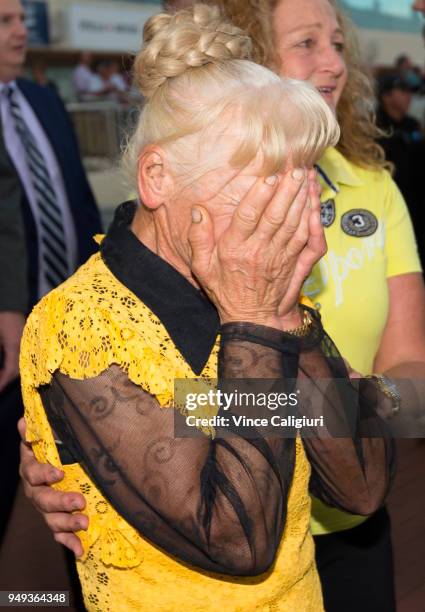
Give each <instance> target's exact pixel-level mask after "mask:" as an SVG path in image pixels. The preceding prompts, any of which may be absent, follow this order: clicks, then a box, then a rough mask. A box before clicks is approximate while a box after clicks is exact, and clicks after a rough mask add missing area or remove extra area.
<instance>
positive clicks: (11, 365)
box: [0, 312, 25, 393]
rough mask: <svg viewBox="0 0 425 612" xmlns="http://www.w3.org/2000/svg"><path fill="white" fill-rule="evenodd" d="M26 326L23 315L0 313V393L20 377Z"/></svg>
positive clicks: (18, 313)
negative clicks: (20, 357) (21, 348)
mask: <svg viewBox="0 0 425 612" xmlns="http://www.w3.org/2000/svg"><path fill="white" fill-rule="evenodd" d="M24 326H25V317H24V315H23V314H22V313H20V312H0V350H1V351H2V352H3V365H2V367H1V368H0V393H1V392H2V391H3V390H4V389H5V388H6V387H7V385H8V384H9V383H11V382H12V381H13V380H15V378H17V377H18V375H19V346H20V344H21V337H22V332H23V330H24Z"/></svg>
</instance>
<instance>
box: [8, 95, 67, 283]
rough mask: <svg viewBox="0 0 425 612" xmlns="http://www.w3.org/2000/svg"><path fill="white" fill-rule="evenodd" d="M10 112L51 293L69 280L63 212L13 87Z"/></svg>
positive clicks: (43, 268)
mask: <svg viewBox="0 0 425 612" xmlns="http://www.w3.org/2000/svg"><path fill="white" fill-rule="evenodd" d="M6 95H7V98H8V99H9V103H10V111H11V114H12V117H13V120H14V122H15V127H16V130H17V133H18V135H19V136H20V138H21V141H22V144H23V146H24V149H25V153H26V159H27V163H28V169H29V172H30V176H31V182H32V184H33V187H34V193H35V197H36V203H37V206H38V210H39V214H40V231H41V236H40V238H41V256H42V262H43V266H42V273H43V274H44V277H45V279H46V281H47V283H48V285H49V286H50V287H51V288H52V289H53V288H54V287H56V286H57V285H60V283H62V282H63V281H64V280H65V279H66V278H67V277H68V276H69V270H68V263H67V250H66V239H65V231H64V226H63V219H62V212H61V209H60V207H59V204H58V202H57V198H56V193H55V190H54V187H53V185H52V181H51V178H50V174H49V171H48V169H47V165H46V160H45V159H44V156H43V154H42V152H41V151H40V148H39V146H38V144H37V141H36V139H35V138H34V136H33V134H32V133H31V131H30V130H29V128H28V125H27V124H26V123H25V121H24V118H23V116H22V112H21V109H20V106H19V104H18V102H17V100H16V97H15V90H14V89H13V88H12V87H7V88H6Z"/></svg>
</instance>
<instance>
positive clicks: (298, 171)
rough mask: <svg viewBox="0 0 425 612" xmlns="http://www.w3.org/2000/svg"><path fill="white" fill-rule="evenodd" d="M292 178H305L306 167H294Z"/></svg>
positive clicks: (295, 179)
mask: <svg viewBox="0 0 425 612" xmlns="http://www.w3.org/2000/svg"><path fill="white" fill-rule="evenodd" d="M292 178H293V179H294V181H302V180H303V178H304V169H303V168H294V169H293V170H292Z"/></svg>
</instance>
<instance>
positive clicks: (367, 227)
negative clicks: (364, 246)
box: [341, 208, 378, 238]
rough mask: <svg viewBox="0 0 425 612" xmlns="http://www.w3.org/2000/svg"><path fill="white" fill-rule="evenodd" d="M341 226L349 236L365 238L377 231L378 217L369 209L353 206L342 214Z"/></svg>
mask: <svg viewBox="0 0 425 612" xmlns="http://www.w3.org/2000/svg"><path fill="white" fill-rule="evenodd" d="M341 227H342V229H343V230H344V232H345V233H346V234H348V235H349V236H356V237H357V238H363V237H364V236H371V235H372V234H374V233H375V232H376V230H377V229H378V219H377V218H376V217H375V215H374V214H373V213H371V212H370V211H369V210H365V209H364V208H353V209H352V210H349V211H348V212H346V213H345V215H343V216H342V219H341Z"/></svg>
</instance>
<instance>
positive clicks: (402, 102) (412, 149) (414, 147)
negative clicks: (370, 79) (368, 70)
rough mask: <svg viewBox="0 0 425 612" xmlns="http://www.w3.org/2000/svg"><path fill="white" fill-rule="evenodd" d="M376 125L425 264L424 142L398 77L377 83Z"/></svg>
mask: <svg viewBox="0 0 425 612" xmlns="http://www.w3.org/2000/svg"><path fill="white" fill-rule="evenodd" d="M378 101H379V106H378V110H377V116H376V120H377V124H378V126H379V127H380V128H381V129H383V130H384V131H385V132H387V133H388V134H389V136H388V137H387V138H383V139H382V141H381V143H380V144H381V145H382V146H383V148H384V149H385V153H386V157H387V159H389V160H390V161H391V162H392V163H393V164H394V166H395V174H394V179H395V181H396V183H397V185H398V187H399V189H400V191H401V192H402V193H403V195H404V197H405V199H406V202H407V205H408V207H409V209H410V212H411V216H412V221H413V225H414V226H415V230H416V236H417V239H418V246H419V250H420V254H421V258H422V262H423V264H425V240H424V239H423V238H422V235H423V234H424V229H425V210H424V203H423V200H424V195H423V177H422V175H423V168H424V161H425V142H424V138H423V134H422V130H421V125H420V123H419V122H418V121H417V120H416V119H414V118H413V117H411V116H410V115H409V114H408V112H409V107H410V103H411V101H412V90H411V87H410V86H409V83H408V82H407V81H405V80H404V79H403V78H402V77H401V76H399V75H398V74H387V75H385V76H383V77H381V79H379V81H378Z"/></svg>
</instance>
